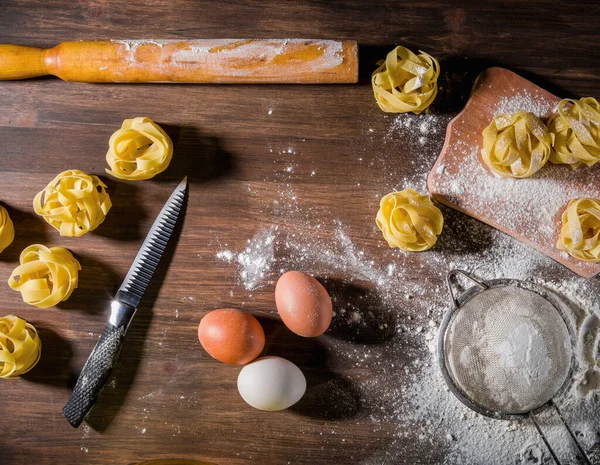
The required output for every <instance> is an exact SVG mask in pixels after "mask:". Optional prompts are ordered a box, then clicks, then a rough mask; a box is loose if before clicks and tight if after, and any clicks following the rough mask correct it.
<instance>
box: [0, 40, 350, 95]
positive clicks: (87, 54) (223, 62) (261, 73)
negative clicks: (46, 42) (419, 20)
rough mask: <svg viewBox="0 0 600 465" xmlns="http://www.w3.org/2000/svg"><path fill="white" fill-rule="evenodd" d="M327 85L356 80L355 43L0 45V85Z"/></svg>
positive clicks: (126, 42) (216, 41) (162, 41)
mask: <svg viewBox="0 0 600 465" xmlns="http://www.w3.org/2000/svg"><path fill="white" fill-rule="evenodd" d="M48 74H51V75H54V76H58V77H59V78H61V79H63V80H65V81H77V82H187V83H221V84H235V83H239V84H269V83H282V84H328V83H353V82H356V81H357V80H358V45H357V43H356V41H353V40H346V41H335V40H315V39H198V40H106V41H80V42H63V43H61V44H59V45H57V46H56V47H53V48H50V49H40V48H35V47H27V46H22V45H8V44H0V80H5V81H6V80H15V79H27V78H33V77H38V76H44V75H48Z"/></svg>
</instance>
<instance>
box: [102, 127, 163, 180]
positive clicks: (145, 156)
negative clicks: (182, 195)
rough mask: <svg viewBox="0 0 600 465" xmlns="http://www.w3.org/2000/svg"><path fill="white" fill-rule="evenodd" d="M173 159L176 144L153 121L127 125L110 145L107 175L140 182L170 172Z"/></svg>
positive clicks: (107, 158) (116, 134)
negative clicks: (167, 170)
mask: <svg viewBox="0 0 600 465" xmlns="http://www.w3.org/2000/svg"><path fill="white" fill-rule="evenodd" d="M172 157H173V142H172V141H171V138H170V137H169V136H168V135H167V133H166V132H165V131H163V129H162V128H161V127H160V126H159V125H158V124H156V123H155V122H154V121H152V120H151V119H150V118H145V117H138V118H133V119H126V120H125V121H123V124H122V126H121V129H119V130H118V131H116V132H115V133H114V134H113V135H112V136H111V137H110V141H109V142H108V152H107V154H106V162H107V163H108V165H109V166H110V170H108V169H107V170H106V172H107V173H108V174H110V175H112V176H114V177H115V178H119V179H127V180H132V181H140V180H143V179H150V178H153V177H154V176H156V175H157V174H158V173H162V172H163V171H164V170H166V169H167V167H168V166H169V163H171V158H172Z"/></svg>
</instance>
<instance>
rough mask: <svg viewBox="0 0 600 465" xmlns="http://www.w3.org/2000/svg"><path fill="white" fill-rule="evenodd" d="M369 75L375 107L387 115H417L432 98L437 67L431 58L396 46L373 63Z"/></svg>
mask: <svg viewBox="0 0 600 465" xmlns="http://www.w3.org/2000/svg"><path fill="white" fill-rule="evenodd" d="M377 64H378V65H379V68H377V69H376V70H375V71H374V72H373V75H372V76H371V84H372V85H373V92H374V93H375V99H376V100H377V104H378V105H379V108H381V109H382V110H383V111H385V112H388V113H407V112H409V111H412V112H413V113H416V114H419V113H421V112H422V111H423V110H425V109H426V108H427V107H429V105H431V103H432V102H433V100H434V99H435V97H436V95H437V91H438V85H437V80H438V77H439V75H440V64H439V63H438V61H437V60H436V59H435V58H433V57H432V56H431V55H428V54H427V53H425V52H421V51H420V52H419V54H418V55H415V54H414V53H413V52H411V51H410V50H409V49H407V48H406V47H401V46H398V47H396V48H395V49H394V50H392V51H391V52H390V53H388V55H387V57H386V59H385V60H381V61H380V62H378V63H377Z"/></svg>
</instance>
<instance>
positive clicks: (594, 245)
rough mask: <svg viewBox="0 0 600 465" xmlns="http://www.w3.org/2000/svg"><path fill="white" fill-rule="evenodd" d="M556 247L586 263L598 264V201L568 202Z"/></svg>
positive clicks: (599, 239) (599, 204)
mask: <svg viewBox="0 0 600 465" xmlns="http://www.w3.org/2000/svg"><path fill="white" fill-rule="evenodd" d="M556 247H557V248H558V249H560V250H564V251H566V252H567V253H568V254H569V255H571V256H572V257H575V258H578V259H579V260H584V261H586V262H592V263H598V262H600V199H589V198H581V199H574V200H571V201H570V202H569V204H568V205H567V209H566V210H565V211H564V213H563V215H562V228H561V230H560V235H559V238H558V242H557V243H556Z"/></svg>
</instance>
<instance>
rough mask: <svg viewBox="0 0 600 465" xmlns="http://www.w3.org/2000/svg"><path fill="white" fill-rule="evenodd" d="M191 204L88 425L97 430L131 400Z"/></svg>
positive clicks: (148, 291) (169, 245)
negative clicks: (131, 392) (160, 298)
mask: <svg viewBox="0 0 600 465" xmlns="http://www.w3.org/2000/svg"><path fill="white" fill-rule="evenodd" d="M186 209H187V201H186V202H185V203H184V206H183V209H182V211H181V217H180V219H179V221H178V222H177V225H176V227H175V230H174V232H173V236H172V238H171V240H170V241H169V243H168V245H167V248H166V250H165V253H164V254H163V257H162V258H161V261H160V263H159V265H158V268H157V270H156V272H155V273H154V276H153V277H152V280H151V281H150V284H149V286H148V289H147V290H146V293H145V294H144V298H143V299H142V302H141V304H140V306H139V307H138V311H137V313H136V316H135V317H134V318H133V320H132V322H131V326H130V327H129V330H128V332H127V336H126V338H125V342H124V343H123V347H122V351H121V354H120V355H119V360H118V362H117V364H116V366H115V368H114V370H113V373H112V375H111V377H110V379H109V381H108V383H107V386H106V387H105V389H104V390H103V392H102V393H101V394H100V397H99V399H98V402H97V403H96V405H95V406H94V408H93V409H92V411H91V413H90V415H89V417H88V419H87V420H86V421H87V423H88V424H89V425H90V427H92V428H93V429H94V430H96V431H98V432H101V433H102V432H104V431H106V429H107V428H108V427H109V425H110V424H111V423H112V421H113V420H114V418H115V417H116V416H117V415H118V413H119V410H120V409H121V407H122V405H123V404H124V403H125V401H126V399H127V394H128V393H129V390H130V388H131V386H132V385H133V383H134V380H135V377H136V374H137V371H138V369H139V365H140V363H141V361H142V356H143V349H144V343H145V341H146V334H147V332H148V328H149V327H150V322H151V321H152V309H153V308H154V304H155V302H156V299H157V297H158V294H159V292H160V288H161V286H162V283H163V282H164V279H165V276H166V274H167V270H168V268H169V266H170V263H171V260H172V258H173V255H174V253H175V250H176V248H177V243H178V242H179V238H180V234H181V229H182V227H183V221H184V218H185V211H186Z"/></svg>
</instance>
